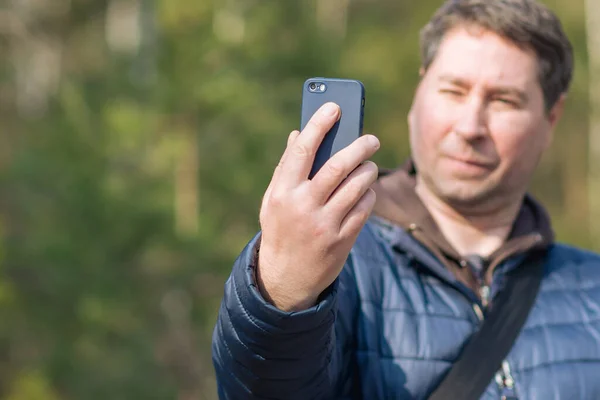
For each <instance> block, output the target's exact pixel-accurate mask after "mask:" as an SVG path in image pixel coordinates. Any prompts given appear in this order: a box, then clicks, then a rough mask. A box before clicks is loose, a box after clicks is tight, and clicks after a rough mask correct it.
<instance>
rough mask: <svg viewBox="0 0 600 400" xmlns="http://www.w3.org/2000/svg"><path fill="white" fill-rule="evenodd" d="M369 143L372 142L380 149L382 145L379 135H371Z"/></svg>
mask: <svg viewBox="0 0 600 400" xmlns="http://www.w3.org/2000/svg"><path fill="white" fill-rule="evenodd" d="M369 143H371V145H372V146H373V147H375V148H376V149H378V148H379V146H380V143H379V139H377V137H376V136H373V135H369Z"/></svg>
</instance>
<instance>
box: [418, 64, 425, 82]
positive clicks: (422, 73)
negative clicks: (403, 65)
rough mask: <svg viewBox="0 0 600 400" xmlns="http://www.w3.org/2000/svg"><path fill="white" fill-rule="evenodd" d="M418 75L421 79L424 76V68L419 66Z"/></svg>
mask: <svg viewBox="0 0 600 400" xmlns="http://www.w3.org/2000/svg"><path fill="white" fill-rule="evenodd" d="M419 76H420V77H421V79H422V78H423V77H424V76H425V68H423V67H421V68H419Z"/></svg>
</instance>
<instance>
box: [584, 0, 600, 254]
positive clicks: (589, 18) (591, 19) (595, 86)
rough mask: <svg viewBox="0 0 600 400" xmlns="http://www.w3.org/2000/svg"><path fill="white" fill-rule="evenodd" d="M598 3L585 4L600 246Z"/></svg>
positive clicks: (594, 234)
mask: <svg viewBox="0 0 600 400" xmlns="http://www.w3.org/2000/svg"><path fill="white" fill-rule="evenodd" d="M597 2H598V0H585V7H586V8H585V13H586V25H587V46H588V57H589V90H590V94H589V96H590V116H589V118H590V131H589V153H588V157H589V161H588V163H589V165H588V198H589V210H590V215H589V224H590V225H589V228H590V237H591V240H592V243H594V244H596V243H600V222H599V221H600V8H599V7H598V6H597V5H598V4H597Z"/></svg>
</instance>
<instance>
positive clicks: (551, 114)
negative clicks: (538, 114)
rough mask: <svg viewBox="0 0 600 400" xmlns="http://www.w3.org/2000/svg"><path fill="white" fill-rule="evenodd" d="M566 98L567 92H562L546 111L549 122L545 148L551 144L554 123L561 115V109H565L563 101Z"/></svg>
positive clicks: (555, 123)
mask: <svg viewBox="0 0 600 400" xmlns="http://www.w3.org/2000/svg"><path fill="white" fill-rule="evenodd" d="M566 99H567V94H566V93H563V94H561V95H560V97H559V98H558V100H557V101H556V103H554V105H553V106H552V108H551V109H550V111H548V117H547V118H548V123H549V124H550V129H549V131H548V137H547V139H546V149H547V148H548V147H550V146H551V145H552V141H553V140H554V129H555V128H556V125H557V124H558V122H559V121H560V118H561V117H562V115H563V111H564V109H565V101H566Z"/></svg>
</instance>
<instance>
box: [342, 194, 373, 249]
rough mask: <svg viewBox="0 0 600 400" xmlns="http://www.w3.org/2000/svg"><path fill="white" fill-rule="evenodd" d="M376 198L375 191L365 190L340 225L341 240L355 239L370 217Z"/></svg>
mask: <svg viewBox="0 0 600 400" xmlns="http://www.w3.org/2000/svg"><path fill="white" fill-rule="evenodd" d="M376 199H377V196H376V195H375V191H374V190H373V189H371V188H369V189H367V191H366V192H365V194H363V196H362V197H361V198H360V200H359V201H358V202H357V203H356V205H355V206H354V207H352V209H351V210H350V212H349V213H348V214H347V215H346V217H345V218H344V219H343V220H342V224H341V225H340V231H339V232H340V233H339V234H340V236H341V237H343V238H353V239H356V237H358V234H359V233H360V230H361V229H362V228H363V226H365V224H366V222H367V220H368V219H369V217H370V216H371V212H372V211H373V207H374V206H375V200H376Z"/></svg>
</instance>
